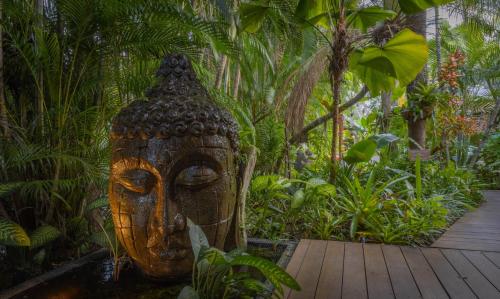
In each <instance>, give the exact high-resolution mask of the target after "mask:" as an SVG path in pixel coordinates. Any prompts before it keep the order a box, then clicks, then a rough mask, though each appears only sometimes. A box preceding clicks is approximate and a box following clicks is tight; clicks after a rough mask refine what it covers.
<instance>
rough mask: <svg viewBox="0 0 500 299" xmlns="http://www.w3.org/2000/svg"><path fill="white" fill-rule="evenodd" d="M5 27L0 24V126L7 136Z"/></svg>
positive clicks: (0, 15) (0, 20)
mask: <svg viewBox="0 0 500 299" xmlns="http://www.w3.org/2000/svg"><path fill="white" fill-rule="evenodd" d="M2 6H3V4H2V3H1V2H0V24H1V22H2V21H3V14H2V12H3V11H2ZM2 37H3V27H2V25H0V128H1V133H2V134H3V136H5V137H6V138H9V136H10V130H9V123H8V118H7V103H6V100H5V85H4V79H3V39H2Z"/></svg>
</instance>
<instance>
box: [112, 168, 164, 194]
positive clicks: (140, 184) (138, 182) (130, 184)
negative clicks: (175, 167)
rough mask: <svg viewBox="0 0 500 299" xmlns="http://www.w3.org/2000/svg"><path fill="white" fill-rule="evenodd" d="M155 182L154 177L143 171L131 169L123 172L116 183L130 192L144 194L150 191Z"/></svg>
mask: <svg viewBox="0 0 500 299" xmlns="http://www.w3.org/2000/svg"><path fill="white" fill-rule="evenodd" d="M155 182H156V178H155V176H154V175H153V174H152V173H151V172H149V171H147V170H143V169H131V170H127V171H125V172H124V173H123V174H122V175H120V177H119V178H118V183H119V184H120V185H122V186H123V187H125V188H126V189H128V190H129V191H132V192H137V193H141V194H146V193H149V191H151V189H152V188H153V186H154V184H155Z"/></svg>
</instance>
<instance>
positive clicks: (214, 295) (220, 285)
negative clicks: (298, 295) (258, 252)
mask: <svg viewBox="0 0 500 299" xmlns="http://www.w3.org/2000/svg"><path fill="white" fill-rule="evenodd" d="M188 223H189V237H190V239H191V245H192V248H193V253H194V257H195V261H194V265H193V274H192V285H191V286H186V287H185V288H184V289H183V290H182V291H181V293H180V294H179V296H178V299H195V298H200V299H202V298H203V299H219V298H221V299H226V298H255V297H257V296H259V297H264V298H270V297H271V296H272V293H273V290H272V289H269V288H268V287H267V286H266V285H265V284H264V283H263V281H261V280H259V279H258V278H256V277H255V276H254V275H252V274H251V272H249V271H245V270H244V269H245V268H243V267H248V268H251V269H254V270H257V271H259V272H260V273H261V274H262V275H263V276H264V278H265V279H267V280H268V281H269V282H271V284H272V285H273V287H274V288H275V292H276V293H277V294H279V295H280V296H283V287H282V284H283V285H285V286H287V287H289V288H291V289H294V290H300V286H299V285H298V283H297V282H296V281H295V279H293V277H291V276H290V275H289V274H288V273H287V272H286V271H285V270H283V269H281V268H280V267H279V266H277V265H276V264H274V263H272V262H270V261H268V260H266V259H263V258H260V257H256V256H251V255H249V254H247V253H245V252H243V251H241V250H239V249H236V250H233V251H231V252H228V253H225V252H223V251H221V250H219V249H217V248H214V247H210V246H209V243H208V240H207V238H206V236H205V234H204V233H203V231H202V230H201V228H199V227H198V226H196V225H194V224H193V223H192V222H191V221H189V220H188Z"/></svg>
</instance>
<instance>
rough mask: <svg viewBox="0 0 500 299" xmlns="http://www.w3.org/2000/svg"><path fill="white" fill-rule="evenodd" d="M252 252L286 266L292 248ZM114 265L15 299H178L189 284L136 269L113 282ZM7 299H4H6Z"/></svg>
mask: <svg viewBox="0 0 500 299" xmlns="http://www.w3.org/2000/svg"><path fill="white" fill-rule="evenodd" d="M248 245H249V246H248V252H249V253H251V254H252V255H256V256H261V257H265V258H267V259H270V260H272V261H273V262H275V263H279V264H280V263H281V266H284V263H286V260H287V256H285V254H284V253H287V252H288V251H290V244H280V245H273V244H271V243H269V242H267V243H266V242H262V241H258V240H253V241H250V242H249V244H248ZM112 274H113V262H112V260H111V259H110V258H104V259H102V258H100V259H96V260H90V261H89V262H87V263H85V264H84V265H83V266H81V267H78V268H76V269H73V270H71V271H68V272H65V273H64V274H62V275H59V276H57V277H55V278H52V279H50V280H49V281H47V282H44V283H41V284H39V285H37V286H35V287H32V288H30V289H29V290H27V291H25V292H23V293H21V294H18V295H16V296H14V297H12V298H14V299H86V298H89V299H90V298H91V299H94V298H95V299H101V298H106V299H114V298H119V299H132V298H133V299H156V298H158V299H159V298H161V299H170V298H177V295H178V294H179V292H180V290H181V289H182V288H183V287H184V286H185V285H187V284H189V281H188V279H186V281H183V282H172V283H164V282H163V283H160V282H154V281H151V280H148V279H147V278H145V277H143V276H142V274H141V273H140V272H139V271H138V270H137V269H134V267H132V266H130V267H126V268H125V269H123V270H122V271H121V272H120V279H119V281H118V282H114V281H113V277H112ZM2 299H3V298H2Z"/></svg>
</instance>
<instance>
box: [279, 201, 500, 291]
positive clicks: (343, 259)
mask: <svg viewBox="0 0 500 299" xmlns="http://www.w3.org/2000/svg"><path fill="white" fill-rule="evenodd" d="M485 195H486V198H487V202H485V203H484V204H483V205H482V206H481V207H480V208H478V209H477V210H475V211H472V212H470V213H468V214H466V215H465V216H464V217H463V218H462V219H460V220H459V221H457V222H456V223H455V224H454V225H453V226H452V227H451V228H450V229H449V230H448V231H447V232H446V233H445V234H443V236H442V237H441V238H440V239H439V240H438V241H436V242H435V243H434V244H433V246H434V247H433V248H416V247H408V246H395V245H383V244H361V243H349V242H338V241H322V240H307V239H303V240H301V241H300V243H299V245H298V246H297V249H296V250H295V252H294V254H293V256H292V258H291V260H290V263H289V264H288V266H287V271H288V273H290V274H291V275H292V276H293V277H295V279H296V280H297V281H298V282H299V284H300V285H301V287H302V290H301V291H300V292H296V291H291V290H289V289H286V290H285V296H284V298H292V299H293V298H300V299H309V298H322V299H323V298H347V299H349V298H352V299H361V298H486V299H490V298H492V299H493V298H497V299H500V237H499V236H500V192H498V191H496V192H495V191H488V192H486V193H485Z"/></svg>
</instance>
